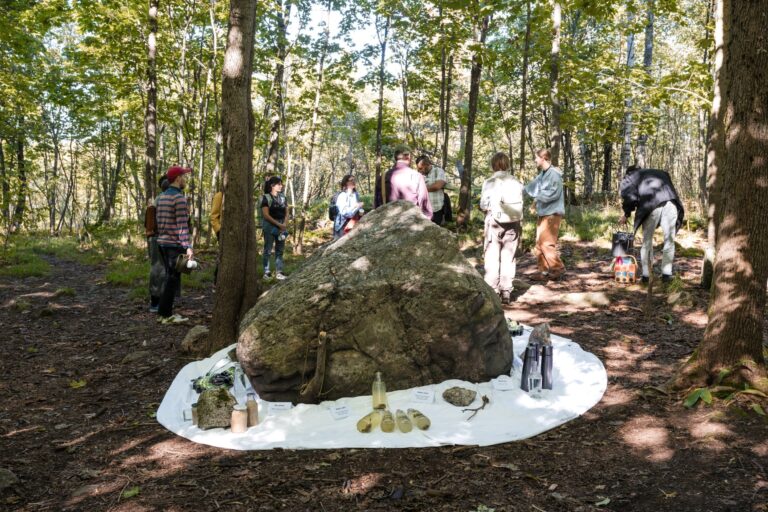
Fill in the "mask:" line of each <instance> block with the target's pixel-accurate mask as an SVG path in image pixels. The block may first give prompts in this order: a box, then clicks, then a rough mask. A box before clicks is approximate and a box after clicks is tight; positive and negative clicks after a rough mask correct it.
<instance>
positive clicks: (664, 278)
mask: <svg viewBox="0 0 768 512" xmlns="http://www.w3.org/2000/svg"><path fill="white" fill-rule="evenodd" d="M672 279H673V277H672V276H669V275H667V274H661V282H662V283H671V282H672Z"/></svg>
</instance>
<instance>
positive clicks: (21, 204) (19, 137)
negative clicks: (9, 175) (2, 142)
mask: <svg viewBox="0 0 768 512" xmlns="http://www.w3.org/2000/svg"><path fill="white" fill-rule="evenodd" d="M17 128H18V130H17V132H16V167H17V169H18V173H17V175H18V177H19V191H18V192H17V193H16V206H15V208H14V210H13V221H12V222H11V229H10V231H11V233H13V232H16V231H18V230H19V229H20V228H21V223H22V222H23V221H24V213H25V211H26V208H27V193H28V188H29V185H28V184H27V163H26V161H25V160H24V116H19V119H18V126H17Z"/></svg>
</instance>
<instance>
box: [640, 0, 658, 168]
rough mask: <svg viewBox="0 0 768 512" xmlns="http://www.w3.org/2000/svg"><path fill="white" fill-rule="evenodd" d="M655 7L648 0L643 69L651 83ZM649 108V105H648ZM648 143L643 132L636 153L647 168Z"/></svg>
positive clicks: (646, 136)
mask: <svg viewBox="0 0 768 512" xmlns="http://www.w3.org/2000/svg"><path fill="white" fill-rule="evenodd" d="M653 8H654V0H648V24H647V25H646V26H645V48H644V50H643V69H644V70H645V73H646V75H647V76H648V79H649V83H651V81H650V78H651V64H653ZM646 110H647V107H646ZM647 145H648V134H647V133H641V134H640V135H639V136H638V137H637V148H636V151H635V155H636V157H637V165H639V166H640V167H641V168H643V169H644V168H646V166H647V164H648V162H647V161H646V147H647Z"/></svg>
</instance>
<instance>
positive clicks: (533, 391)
mask: <svg viewBox="0 0 768 512" xmlns="http://www.w3.org/2000/svg"><path fill="white" fill-rule="evenodd" d="M541 382H542V377H541V367H540V365H538V364H537V365H536V366H535V368H533V369H532V370H531V373H529V374H528V394H529V395H530V396H531V397H533V398H539V397H541Z"/></svg>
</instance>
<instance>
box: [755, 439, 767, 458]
mask: <svg viewBox="0 0 768 512" xmlns="http://www.w3.org/2000/svg"><path fill="white" fill-rule="evenodd" d="M752 453H754V454H755V455H757V456H758V457H768V440H766V441H763V442H762V443H758V444H756V445H755V446H753V447H752Z"/></svg>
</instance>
